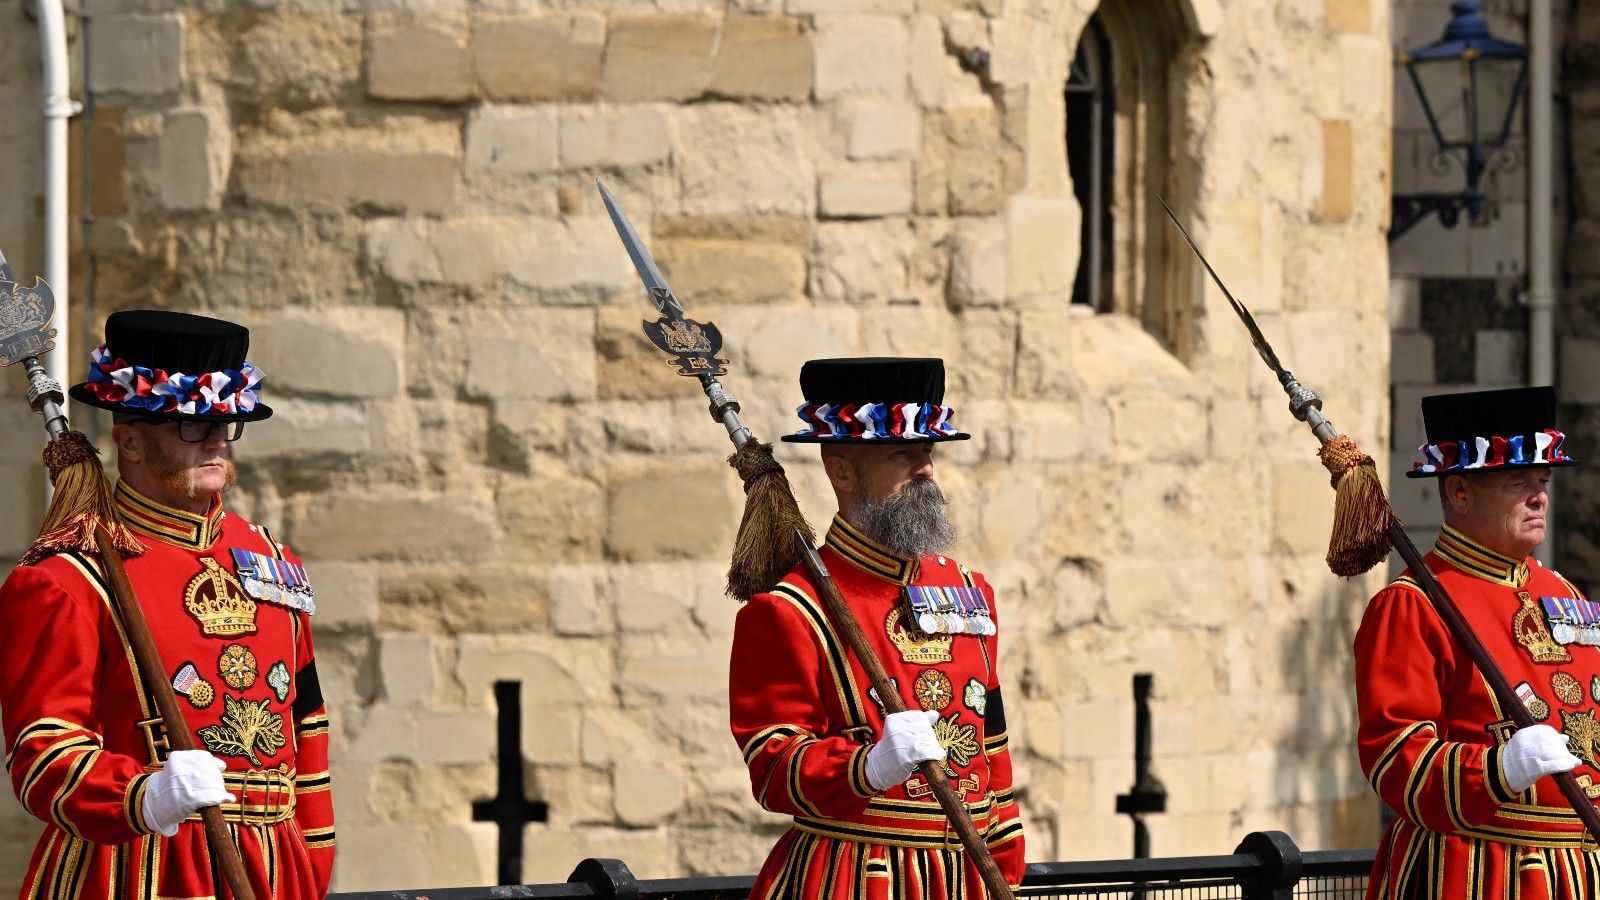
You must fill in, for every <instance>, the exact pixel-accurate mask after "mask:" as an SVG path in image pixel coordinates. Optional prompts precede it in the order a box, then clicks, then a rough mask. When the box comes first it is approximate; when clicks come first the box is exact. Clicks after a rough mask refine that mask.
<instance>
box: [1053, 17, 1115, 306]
mask: <svg viewBox="0 0 1600 900" xmlns="http://www.w3.org/2000/svg"><path fill="white" fill-rule="evenodd" d="M1111 73H1112V66H1111V47H1110V43H1109V41H1107V39H1106V32H1105V28H1104V27H1103V26H1102V25H1101V24H1100V22H1099V19H1098V17H1096V18H1094V19H1091V20H1090V21H1089V24H1088V26H1087V27H1086V28H1084V30H1083V36H1082V37H1081V38H1080V39H1079V40H1078V49H1077V53H1076V54H1075V56H1074V57H1073V60H1072V71H1071V74H1070V75H1069V76H1068V78H1067V87H1066V92H1065V94H1066V97H1065V99H1066V106H1067V115H1066V132H1067V133H1066V141H1067V169H1068V173H1069V174H1070V175H1071V177H1072V190H1073V192H1074V193H1075V194H1076V195H1077V198H1078V207H1079V209H1081V210H1082V211H1083V230H1082V232H1081V234H1080V237H1079V256H1078V274H1077V278H1076V280H1075V281H1074V283H1073V285H1072V302H1073V303H1075V304H1082V305H1084V306H1085V307H1088V308H1090V309H1093V310H1094V311H1096V312H1111V311H1112V310H1113V309H1115V308H1116V304H1115V294H1114V291H1113V287H1114V285H1113V281H1112V272H1113V264H1114V261H1115V255H1114V253H1113V248H1112V220H1111V205H1112V204H1111V200H1112V197H1111V196H1110V190H1111V185H1112V164H1113V161H1114V159H1115V156H1114V153H1113V150H1114V148H1115V140H1114V136H1115V133H1116V131H1115V127H1114V125H1115V121H1116V116H1115V113H1116V95H1115V93H1114V86H1113V84H1112V77H1111Z"/></svg>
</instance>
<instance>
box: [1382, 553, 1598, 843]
mask: <svg viewBox="0 0 1600 900" xmlns="http://www.w3.org/2000/svg"><path fill="white" fill-rule="evenodd" d="M1389 540H1390V541H1391V542H1392V543H1393V544H1394V548H1395V550H1397V551H1399V553H1400V558H1401V559H1404V560H1405V561H1406V565H1407V566H1409V567H1410V568H1411V574H1412V575H1413V576H1414V577H1415V578H1416V579H1417V583H1418V584H1419V585H1421V586H1422V592H1423V593H1425V594H1427V595H1428V599H1429V600H1430V601H1432V603H1433V608H1434V609H1436V610H1438V611H1439V617H1440V618H1441V619H1443V620H1444V624H1445V627H1446V628H1449V629H1450V633H1451V634H1452V635H1454V636H1455V639H1456V640H1458V641H1460V642H1461V645H1462V646H1463V647H1466V648H1467V655H1468V656H1471V657H1472V662H1473V664H1474V665H1476V666H1477V667H1478V671H1479V672H1482V673H1483V680H1484V681H1487V682H1488V683H1489V690H1491V691H1493V692H1494V696H1495V700H1497V701H1498V702H1499V703H1500V708H1501V709H1503V710H1508V711H1509V712H1510V715H1511V721H1512V722H1515V723H1516V726H1517V727H1518V728H1528V727H1531V726H1533V725H1535V724H1537V723H1535V722H1534V719H1533V714H1532V713H1530V712H1528V708H1527V706H1525V705H1524V704H1523V702H1522V698H1520V697H1518V696H1517V692H1516V691H1515V690H1513V689H1512V687H1511V682H1510V681H1508V680H1507V679H1506V676H1505V673H1504V672H1502V671H1500V666H1499V664H1497V663H1496V662H1495V661H1494V657H1492V656H1490V655H1489V651H1488V649H1487V648H1486V647H1484V646H1483V642H1482V641H1480V640H1478V636H1477V635H1476V634H1474V633H1473V631H1472V626H1470V625H1468V624H1467V620H1466V618H1465V617H1463V616H1462V615H1461V609H1460V607H1458V606H1456V602H1455V601H1454V600H1452V599H1451V598H1450V594H1449V592H1448V591H1446V590H1445V589H1444V585H1442V584H1440V583H1439V579H1438V578H1436V577H1434V574H1433V570H1432V569H1430V568H1428V564H1427V563H1426V562H1424V561H1423V559H1422V554H1421V553H1418V552H1417V547H1416V545H1415V544H1413V543H1411V537H1410V536H1409V535H1407V534H1406V531H1405V529H1404V528H1402V527H1401V526H1400V523H1399V522H1396V523H1394V524H1393V525H1390V526H1389ZM1553 777H1554V778H1555V780H1556V786H1557V787H1559V788H1561V793H1562V795H1563V796H1565V797H1566V798H1567V802H1568V803H1570V804H1572V809H1573V811H1574V812H1576V813H1577V814H1578V818H1580V819H1582V820H1583V825H1584V827H1585V828H1587V829H1588V830H1589V835H1590V836H1591V837H1593V838H1595V839H1596V840H1600V810H1596V809H1595V806H1594V801H1592V800H1590V799H1589V797H1588V795H1587V794H1585V793H1584V792H1583V788H1582V787H1581V786H1579V784H1578V779H1577V778H1574V777H1573V775H1572V773H1571V772H1558V773H1556V774H1555V775H1554V776H1553Z"/></svg>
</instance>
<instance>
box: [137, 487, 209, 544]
mask: <svg viewBox="0 0 1600 900" xmlns="http://www.w3.org/2000/svg"><path fill="white" fill-rule="evenodd" d="M116 502H117V512H118V513H120V514H121V516H122V521H124V522H126V523H127V524H128V527H129V528H131V529H133V530H134V531H136V532H138V533H139V534H143V535H148V536H149V537H153V538H155V539H156V540H158V541H165V542H167V543H169V544H176V545H178V546H179V547H188V548H189V549H191V550H208V549H210V547H211V545H212V544H215V543H216V542H217V536H218V535H220V534H221V533H222V517H223V514H222V498H221V497H220V496H217V497H212V498H211V510H210V511H209V512H207V513H206V514H205V515H203V516H201V515H195V514H194V513H191V512H184V511H183V510H181V509H174V508H172V507H170V506H167V505H165V504H161V503H157V502H156V501H154V500H151V499H150V498H149V497H146V496H145V495H143V494H141V493H139V492H138V491H136V490H134V489H133V488H131V487H128V483H127V482H125V481H119V482H117V491H116Z"/></svg>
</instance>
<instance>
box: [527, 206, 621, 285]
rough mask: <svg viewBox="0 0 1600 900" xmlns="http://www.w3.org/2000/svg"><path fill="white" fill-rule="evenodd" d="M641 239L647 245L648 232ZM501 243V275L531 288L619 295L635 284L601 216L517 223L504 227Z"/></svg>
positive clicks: (612, 232) (608, 222) (608, 224)
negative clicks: (604, 291)
mask: <svg viewBox="0 0 1600 900" xmlns="http://www.w3.org/2000/svg"><path fill="white" fill-rule="evenodd" d="M635 227H640V228H641V229H642V226H639V225H638V224H637V223H635ZM640 234H641V237H642V238H643V240H645V241H646V242H648V241H649V239H650V238H649V235H648V231H647V230H641V232H640ZM503 241H504V243H503V248H504V259H505V261H506V274H507V275H508V276H510V278H511V280H513V281H515V282H517V283H519V284H524V285H527V286H528V287H531V288H536V289H542V290H550V291H593V290H597V289H611V290H620V289H624V288H629V287H633V288H637V286H638V283H639V282H638V275H636V274H635V273H634V271H633V267H632V266H631V265H630V264H629V263H628V254H626V253H624V252H623V251H622V248H621V246H620V245H618V243H617V232H616V229H615V228H613V227H612V225H611V220H610V219H608V218H606V217H605V216H604V215H600V216H581V217H580V216H570V217H566V218H561V219H551V218H544V217H538V218H530V219H518V220H515V221H513V222H511V223H508V224H507V226H506V228H505V231H504V233H503Z"/></svg>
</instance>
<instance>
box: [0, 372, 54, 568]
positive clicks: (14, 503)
mask: <svg viewBox="0 0 1600 900" xmlns="http://www.w3.org/2000/svg"><path fill="white" fill-rule="evenodd" d="M12 405H13V406H15V407H17V408H19V409H22V410H24V411H27V406H25V405H24V404H23V403H21V402H20V401H13V403H12ZM29 418H32V419H34V421H32V422H27V423H26V425H27V426H28V427H30V428H33V429H37V431H38V434H39V440H38V442H37V443H34V442H31V441H30V442H29V443H28V449H29V452H30V455H34V456H37V454H38V452H39V451H38V448H39V447H42V446H44V429H43V426H42V425H41V424H37V423H38V421H39V420H38V419H37V417H34V416H32V415H31V414H30V416H29ZM7 433H8V434H30V433H31V432H27V431H23V432H18V431H11V432H7ZM18 443H21V441H18ZM44 484H45V471H44V466H43V465H41V464H40V463H39V462H38V460H37V459H35V460H33V461H32V462H24V463H0V499H3V500H4V501H5V502H6V503H7V504H11V506H10V508H11V509H12V510H14V511H13V512H12V513H11V515H9V516H5V517H3V518H0V552H5V553H7V554H9V556H8V557H7V558H9V559H16V558H17V557H18V556H21V555H22V551H24V550H26V549H27V548H28V545H30V544H32V543H33V539H34V538H36V537H38V536H39V523H40V522H43V521H44V512H45V506H44Z"/></svg>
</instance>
